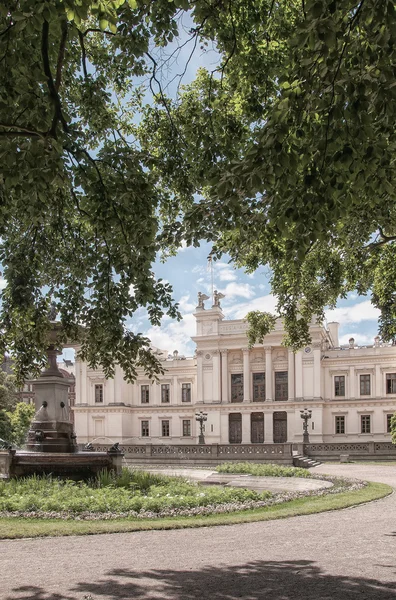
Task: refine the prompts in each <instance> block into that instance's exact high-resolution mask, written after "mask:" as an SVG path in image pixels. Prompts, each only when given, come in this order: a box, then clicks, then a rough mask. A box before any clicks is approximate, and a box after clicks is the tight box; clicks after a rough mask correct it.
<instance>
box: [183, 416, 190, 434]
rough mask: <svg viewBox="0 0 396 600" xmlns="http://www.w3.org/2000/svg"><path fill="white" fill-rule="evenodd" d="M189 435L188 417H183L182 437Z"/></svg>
mask: <svg viewBox="0 0 396 600" xmlns="http://www.w3.org/2000/svg"><path fill="white" fill-rule="evenodd" d="M190 435H191V421H190V419H183V437H189V436H190Z"/></svg>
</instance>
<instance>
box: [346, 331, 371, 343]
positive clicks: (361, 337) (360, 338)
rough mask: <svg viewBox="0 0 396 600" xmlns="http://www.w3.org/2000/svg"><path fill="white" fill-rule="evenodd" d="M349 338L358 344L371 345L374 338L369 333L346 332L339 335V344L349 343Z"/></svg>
mask: <svg viewBox="0 0 396 600" xmlns="http://www.w3.org/2000/svg"><path fill="white" fill-rule="evenodd" d="M350 338H353V339H354V340H355V344H357V345H358V346H373V345H374V338H373V336H371V335H365V334H363V333H355V332H354V331H353V332H352V333H346V334H345V335H342V336H341V337H340V346H344V345H346V344H348V343H349V340H350Z"/></svg>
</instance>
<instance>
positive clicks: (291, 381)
mask: <svg viewBox="0 0 396 600" xmlns="http://www.w3.org/2000/svg"><path fill="white" fill-rule="evenodd" d="M287 387H288V392H289V400H290V401H294V400H295V397H296V388H295V367H294V352H293V350H289V365H288V386H287Z"/></svg>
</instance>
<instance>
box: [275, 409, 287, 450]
mask: <svg viewBox="0 0 396 600" xmlns="http://www.w3.org/2000/svg"><path fill="white" fill-rule="evenodd" d="M273 424H274V444H285V443H286V442H287V412H286V411H284V410H282V411H277V412H274V414H273Z"/></svg>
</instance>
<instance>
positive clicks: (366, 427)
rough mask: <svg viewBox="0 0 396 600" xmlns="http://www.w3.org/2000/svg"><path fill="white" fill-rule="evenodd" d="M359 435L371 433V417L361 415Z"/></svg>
mask: <svg viewBox="0 0 396 600" xmlns="http://www.w3.org/2000/svg"><path fill="white" fill-rule="evenodd" d="M360 424H361V433H371V416H370V415H361V416H360Z"/></svg>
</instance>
